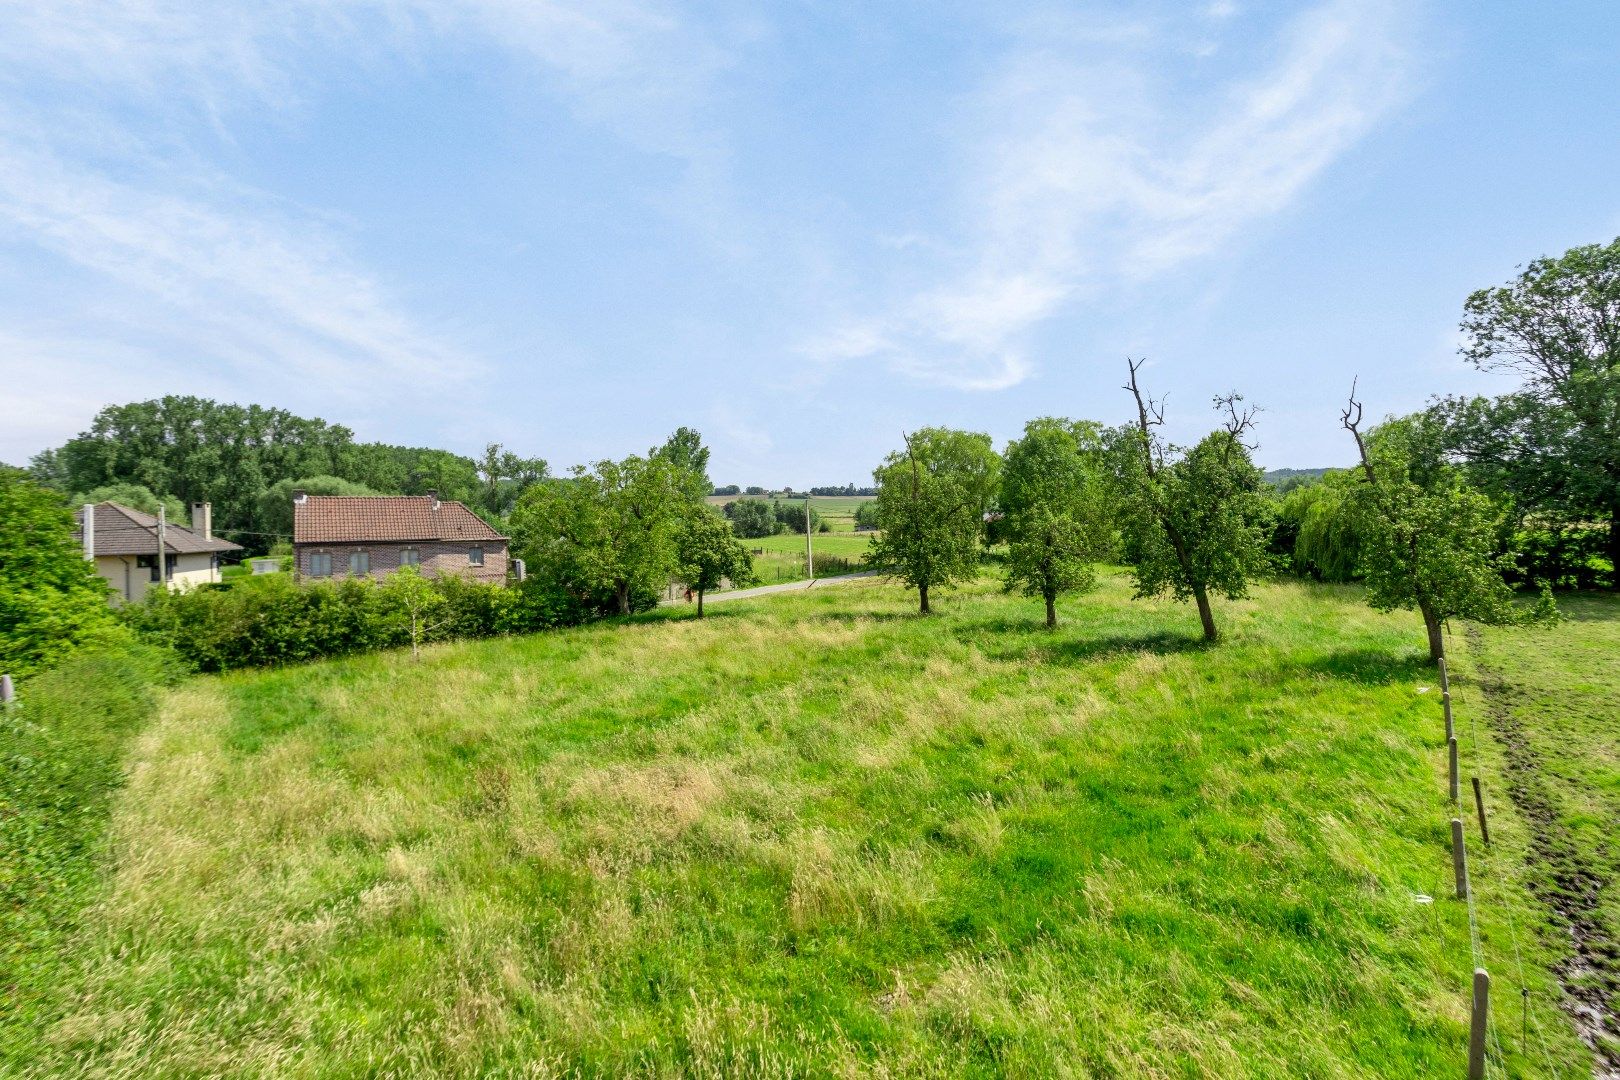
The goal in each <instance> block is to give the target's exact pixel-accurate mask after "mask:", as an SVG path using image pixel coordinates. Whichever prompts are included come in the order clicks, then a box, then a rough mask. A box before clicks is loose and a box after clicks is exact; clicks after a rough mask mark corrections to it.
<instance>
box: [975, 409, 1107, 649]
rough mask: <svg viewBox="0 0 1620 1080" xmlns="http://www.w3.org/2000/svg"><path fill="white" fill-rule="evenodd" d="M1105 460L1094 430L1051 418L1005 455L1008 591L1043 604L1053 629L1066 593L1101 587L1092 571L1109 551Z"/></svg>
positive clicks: (1035, 424)
mask: <svg viewBox="0 0 1620 1080" xmlns="http://www.w3.org/2000/svg"><path fill="white" fill-rule="evenodd" d="M1102 455H1103V445H1102V438H1101V430H1100V429H1099V427H1098V426H1097V425H1096V424H1093V423H1088V422H1084V421H1082V422H1078V423H1077V422H1075V421H1072V420H1057V419H1052V418H1045V419H1040V420H1031V421H1030V422H1029V423H1028V424H1026V425H1025V426H1024V436H1023V438H1021V439H1018V440H1016V441H1014V442H1012V443H1011V444H1009V445H1008V447H1007V451H1006V453H1005V454H1004V455H1003V456H1002V466H1001V492H1000V498H999V508H1000V511H1001V513H1002V514H1003V515H1004V522H1003V523H1004V525H1005V532H1006V535H1007V544H1008V555H1007V577H1006V583H1007V588H1008V589H1009V590H1012V589H1021V590H1022V591H1023V592H1024V594H1025V595H1026V596H1039V597H1041V598H1042V599H1043V600H1044V601H1045V602H1046V625H1047V626H1048V627H1053V626H1056V625H1057V598H1058V596H1059V595H1060V594H1063V593H1072V592H1083V591H1086V590H1088V589H1091V588H1094V587H1095V586H1096V583H1097V572H1096V567H1095V565H1094V564H1095V563H1096V562H1097V560H1099V559H1101V558H1103V557H1104V556H1105V555H1106V554H1107V551H1108V547H1109V538H1110V533H1111V530H1110V527H1109V526H1110V523H1109V517H1108V514H1107V511H1106V509H1105V504H1106V498H1105V495H1104V491H1103V483H1104V476H1103V468H1102Z"/></svg>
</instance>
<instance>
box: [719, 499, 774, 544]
mask: <svg viewBox="0 0 1620 1080" xmlns="http://www.w3.org/2000/svg"><path fill="white" fill-rule="evenodd" d="M725 515H726V517H728V518H730V519H731V528H732V531H733V532H735V533H736V534H737V535H738V536H740V537H743V538H744V539H746V540H757V539H759V538H760V537H764V536H774V535H775V534H776V533H777V532H779V531H780V530H781V525H780V524H779V523H778V522H777V520H776V514H775V512H774V511H773V510H772V509H771V505H770V504H769V503H767V502H766V501H765V500H764V499H736V500H734V501H732V502H728V503H726V505H725Z"/></svg>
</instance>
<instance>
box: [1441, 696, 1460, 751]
mask: <svg viewBox="0 0 1620 1080" xmlns="http://www.w3.org/2000/svg"><path fill="white" fill-rule="evenodd" d="M1440 707H1441V708H1443V709H1445V710H1446V738H1448V739H1451V738H1455V737H1456V735H1457V722H1456V721H1455V720H1453V719H1452V718H1451V691H1449V690H1448V691H1446V692H1445V693H1443V694H1441V695H1440Z"/></svg>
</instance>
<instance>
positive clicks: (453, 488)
mask: <svg viewBox="0 0 1620 1080" xmlns="http://www.w3.org/2000/svg"><path fill="white" fill-rule="evenodd" d="M32 469H33V471H34V473H35V475H36V476H38V477H40V478H41V479H44V480H45V481H46V482H48V483H50V485H51V486H52V487H54V488H56V489H57V490H59V491H64V492H74V491H83V492H90V491H94V490H95V489H97V488H100V487H103V486H105V485H122V484H133V485H136V486H139V487H144V488H147V489H148V490H150V491H154V492H167V493H169V495H170V496H172V497H174V498H177V499H179V500H180V502H181V504H182V505H189V504H190V503H194V502H210V503H212V504H213V513H214V528H215V531H216V532H218V533H221V534H223V535H227V536H234V537H236V538H238V539H240V540H243V541H245V542H246V543H249V544H257V543H258V542H259V538H258V537H257V536H255V535H253V534H257V533H265V532H270V531H273V530H271V529H269V528H267V527H266V525H265V523H264V522H263V521H261V520H260V516H259V515H260V509H261V500H262V499H263V497H264V495H265V491H266V489H267V488H269V487H271V486H272V485H274V484H276V483H277V482H278V481H282V480H291V479H295V478H298V477H314V476H335V477H341V478H343V479H344V480H348V481H352V482H354V483H358V484H363V485H365V486H366V487H368V488H370V489H372V490H374V491H380V492H383V493H385V494H398V495H421V494H425V493H426V492H428V491H430V490H432V491H437V492H439V494H440V495H441V496H442V497H444V498H447V499H457V500H460V501H463V502H466V503H468V504H469V505H473V506H476V505H478V496H479V494H480V490H481V486H480V480H479V475H478V470H477V467H476V465H475V464H474V463H473V461H472V460H471V459H469V458H464V457H461V456H459V455H457V454H452V453H449V452H448V451H444V450H433V449H425V448H415V447H402V446H387V445H384V444H382V443H365V444H357V443H355V442H354V436H353V433H352V432H350V431H349V429H348V428H345V427H341V426H338V425H334V424H328V423H326V422H325V421H324V420H316V419H306V418H304V417H300V416H294V415H293V414H292V413H289V412H287V411H285V410H283V409H266V408H261V407H260V406H257V405H249V406H241V405H230V404H222V403H220V402H216V401H209V400H206V399H204V398H198V397H182V396H169V397H164V398H160V399H157V400H154V401H141V402H134V403H131V404H127V405H110V406H108V407H107V408H105V409H103V410H101V412H99V413H98V414H96V417H95V419H94V420H92V421H91V424H90V427H89V429H88V430H86V431H85V432H83V433H82V434H80V435H79V436H78V437H76V438H73V439H70V440H68V442H67V443H66V444H65V445H63V446H62V447H60V448H58V449H55V450H50V451H46V452H45V453H42V454H40V455H38V456H37V457H35V459H34V461H33V465H32Z"/></svg>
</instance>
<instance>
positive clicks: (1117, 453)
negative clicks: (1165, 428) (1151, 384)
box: [1110, 399, 1273, 641]
mask: <svg viewBox="0 0 1620 1080" xmlns="http://www.w3.org/2000/svg"><path fill="white" fill-rule="evenodd" d="M1233 400H1234V403H1235V400H1237V399H1233ZM1218 404H1222V403H1221V402H1218ZM1233 426H1234V427H1236V428H1237V429H1238V430H1239V431H1241V429H1242V427H1243V426H1244V424H1242V423H1235V424H1234V425H1233ZM1110 443H1111V453H1110V459H1111V464H1112V466H1113V475H1114V494H1115V500H1116V505H1115V513H1116V520H1117V521H1118V522H1119V526H1120V531H1121V537H1122V540H1123V546H1124V553H1125V561H1126V562H1127V563H1128V564H1129V565H1130V566H1131V569H1132V573H1133V574H1134V575H1135V578H1136V595H1137V596H1139V597H1149V596H1166V595H1168V596H1170V597H1172V598H1173V599H1175V600H1178V601H1186V600H1188V599H1192V600H1194V601H1196V602H1197V604H1198V613H1199V619H1200V621H1201V622H1202V624H1203V628H1204V638H1205V640H1207V641H1214V640H1215V639H1216V637H1217V636H1218V631H1217V629H1216V625H1215V620H1214V614H1213V611H1212V609H1211V607H1210V603H1209V598H1210V595H1211V594H1218V595H1221V596H1224V597H1226V598H1227V599H1229V600H1235V599H1238V598H1239V597H1242V596H1245V595H1247V593H1248V589H1249V584H1250V582H1252V581H1255V580H1257V579H1260V578H1264V577H1266V576H1268V575H1269V574H1270V573H1271V572H1272V571H1273V565H1272V562H1271V557H1270V555H1269V553H1268V546H1269V537H1270V528H1271V505H1270V503H1269V502H1268V500H1267V498H1266V496H1265V494H1264V493H1263V484H1264V481H1263V479H1262V475H1261V472H1260V470H1259V469H1258V468H1256V467H1255V464H1254V462H1253V461H1252V460H1251V459H1250V457H1249V449H1248V447H1246V446H1245V445H1244V444H1243V442H1242V440H1241V438H1240V437H1239V434H1238V432H1235V431H1233V430H1225V429H1223V430H1219V431H1213V432H1211V433H1210V434H1209V435H1206V436H1205V437H1204V438H1203V439H1202V440H1201V441H1200V442H1199V443H1198V444H1197V445H1196V446H1194V447H1193V448H1192V449H1190V450H1188V451H1186V452H1185V453H1182V454H1180V456H1175V453H1176V449H1175V448H1174V447H1171V448H1168V451H1167V450H1166V449H1165V448H1162V447H1160V446H1159V444H1158V443H1157V440H1156V439H1155V438H1154V437H1153V436H1152V435H1151V433H1150V432H1149V431H1147V430H1146V429H1145V426H1139V427H1138V428H1135V429H1120V430H1117V431H1115V432H1113V433H1111V436H1110Z"/></svg>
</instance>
